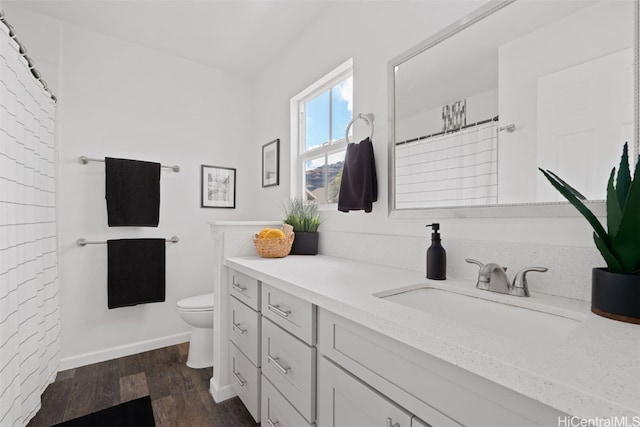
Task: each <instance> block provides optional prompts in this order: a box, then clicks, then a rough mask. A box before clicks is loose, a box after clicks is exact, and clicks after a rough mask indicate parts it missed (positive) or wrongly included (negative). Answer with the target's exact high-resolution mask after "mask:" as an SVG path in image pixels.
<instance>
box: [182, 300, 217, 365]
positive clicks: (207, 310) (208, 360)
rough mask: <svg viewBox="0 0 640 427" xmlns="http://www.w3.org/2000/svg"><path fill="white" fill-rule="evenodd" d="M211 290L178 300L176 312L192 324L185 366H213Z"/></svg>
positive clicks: (212, 304) (212, 302)
mask: <svg viewBox="0 0 640 427" xmlns="http://www.w3.org/2000/svg"><path fill="white" fill-rule="evenodd" d="M213 307H214V301H213V292H212V293H210V294H204V295H196V296H194V297H189V298H185V299H182V300H180V301H178V313H180V316H181V317H182V319H183V320H184V321H185V322H187V323H188V324H190V325H191V326H192V329H191V342H190V343H189V356H188V357H187V366H188V367H190V368H208V367H209V366H213Z"/></svg>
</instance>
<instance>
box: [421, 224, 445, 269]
mask: <svg viewBox="0 0 640 427" xmlns="http://www.w3.org/2000/svg"><path fill="white" fill-rule="evenodd" d="M426 227H431V228H432V229H433V233H431V246H429V249H427V279H433V280H445V279H446V278H447V252H446V251H445V250H444V248H443V247H442V243H441V242H440V233H439V232H438V230H440V224H438V223H433V224H428V225H426Z"/></svg>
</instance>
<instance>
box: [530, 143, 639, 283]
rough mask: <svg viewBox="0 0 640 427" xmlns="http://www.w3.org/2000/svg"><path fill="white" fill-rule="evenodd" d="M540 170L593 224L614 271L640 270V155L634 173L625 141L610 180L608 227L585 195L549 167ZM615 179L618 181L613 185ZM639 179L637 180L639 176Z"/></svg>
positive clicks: (604, 253) (597, 244)
mask: <svg viewBox="0 0 640 427" xmlns="http://www.w3.org/2000/svg"><path fill="white" fill-rule="evenodd" d="M538 169H539V170H540V172H542V173H543V174H544V176H545V177H546V178H547V179H548V180H549V182H551V185H553V186H554V187H555V189H556V190H558V191H559V192H560V194H562V195H563V196H564V197H565V198H566V199H567V200H568V201H569V202H570V203H571V204H572V205H573V206H575V208H576V209H578V211H579V212H580V213H581V214H582V215H583V216H584V217H585V218H586V219H587V221H589V224H591V226H592V227H593V230H594V232H593V240H594V241H595V244H596V247H597V248H598V250H599V251H600V253H601V254H602V257H603V258H604V260H605V262H606V263H607V267H608V269H609V271H610V272H612V273H621V274H639V273H640V156H639V157H638V161H637V162H636V166H635V171H634V176H633V178H631V171H630V169H629V151H628V147H627V144H626V143H625V144H624V148H623V150H622V158H621V159H620V166H619V167H618V173H617V176H616V168H615V167H614V168H613V169H612V170H611V175H609V182H608V183H607V202H606V208H607V224H606V225H607V229H606V230H605V228H604V226H603V225H602V224H601V223H600V221H599V220H598V218H597V217H596V216H595V215H594V214H593V212H591V210H589V208H587V206H586V205H585V204H584V203H583V200H586V199H585V197H584V196H583V195H582V194H580V193H579V192H578V191H577V190H576V189H574V188H573V187H571V186H570V185H569V184H567V183H566V182H564V181H563V180H562V179H561V178H560V177H558V176H557V175H556V174H554V173H553V172H551V171H549V170H543V169H540V168H538ZM614 178H615V181H616V182H615V184H614ZM636 178H637V179H636Z"/></svg>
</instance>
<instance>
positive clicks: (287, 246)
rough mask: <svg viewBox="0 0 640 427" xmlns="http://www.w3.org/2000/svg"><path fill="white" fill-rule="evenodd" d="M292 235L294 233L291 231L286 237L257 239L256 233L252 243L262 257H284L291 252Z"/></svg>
mask: <svg viewBox="0 0 640 427" xmlns="http://www.w3.org/2000/svg"><path fill="white" fill-rule="evenodd" d="M294 237H295V236H294V233H291V235H290V236H289V238H288V239H287V238H284V239H258V235H257V234H254V235H253V244H254V246H255V247H256V252H258V255H260V256H261V257H263V258H284V257H286V256H287V255H289V252H291V245H292V244H293V239H294Z"/></svg>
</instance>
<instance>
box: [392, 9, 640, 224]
mask: <svg viewBox="0 0 640 427" xmlns="http://www.w3.org/2000/svg"><path fill="white" fill-rule="evenodd" d="M516 1H517V0H493V1H490V2H488V3H487V4H485V5H483V6H482V7H480V8H478V9H476V10H474V11H473V12H471V13H470V14H468V15H467V16H465V17H463V18H461V19H459V20H457V21H455V22H454V23H453V24H451V25H449V26H447V27H445V28H444V29H442V30H440V31H439V32H437V33H435V34H434V35H432V36H431V37H429V38H427V39H426V40H424V41H422V42H420V43H418V44H417V45H415V46H413V47H412V48H410V49H409V50H407V51H405V52H403V53H402V54H400V55H398V56H396V57H395V58H393V59H392V60H390V61H389V62H388V67H387V82H388V87H387V90H388V96H387V98H388V122H389V128H388V129H389V152H388V159H389V162H388V165H389V171H388V185H389V191H388V198H389V200H388V209H389V212H388V215H389V217H390V218H399V219H411V218H416V219H418V218H433V217H440V218H506V217H511V218H551V217H579V216H580V213H579V212H578V211H577V210H576V209H575V208H574V207H573V205H571V204H570V203H569V202H531V203H513V204H494V205H478V206H455V207H441V208H440V207H438V208H413V209H396V207H395V206H396V201H395V163H396V161H395V160H396V158H395V71H394V69H395V67H396V66H397V65H400V64H402V63H403V62H405V61H407V60H409V59H411V58H412V57H414V56H416V55H418V54H420V53H422V52H424V51H426V50H427V49H430V48H431V47H433V46H435V45H437V44H439V43H442V42H443V41H445V40H447V39H448V38H450V37H452V36H454V35H456V34H457V33H459V32H461V31H463V30H465V29H466V28H468V27H470V26H472V25H473V24H475V23H476V22H478V21H480V20H482V19H484V18H486V17H488V16H490V15H492V14H494V13H495V12H497V11H499V10H500V9H502V8H504V7H506V6H508V5H510V4H511V3H514V2H516ZM639 3H640V2H638V1H635V2H634V12H633V19H634V28H633V38H634V41H633V58H634V78H633V84H634V88H633V92H634V96H633V110H634V111H633V117H634V125H633V135H634V136H633V144H634V147H635V152H636V153H640V150H639V148H640V147H639V142H638V138H639V135H640V87H639V86H640V65H639V64H638V62H639V61H640V5H639ZM585 204H586V205H587V206H588V207H589V209H591V211H592V212H593V213H594V214H595V215H596V216H598V217H604V216H606V202H605V201H604V200H588V201H586V203H585Z"/></svg>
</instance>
